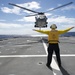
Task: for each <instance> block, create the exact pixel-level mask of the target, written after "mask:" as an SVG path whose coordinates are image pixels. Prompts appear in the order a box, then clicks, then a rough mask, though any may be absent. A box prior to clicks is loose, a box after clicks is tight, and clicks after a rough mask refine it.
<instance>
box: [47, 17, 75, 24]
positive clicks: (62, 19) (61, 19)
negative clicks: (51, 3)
mask: <svg viewBox="0 0 75 75" xmlns="http://www.w3.org/2000/svg"><path fill="white" fill-rule="evenodd" d="M48 22H51V23H52V22H53V23H65V24H74V25H75V18H67V17H66V16H59V17H54V18H48Z"/></svg>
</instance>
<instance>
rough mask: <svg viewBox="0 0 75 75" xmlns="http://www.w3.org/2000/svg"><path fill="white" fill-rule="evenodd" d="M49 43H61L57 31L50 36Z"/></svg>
mask: <svg viewBox="0 0 75 75" xmlns="http://www.w3.org/2000/svg"><path fill="white" fill-rule="evenodd" d="M48 42H49V43H58V42H59V33H58V31H57V30H51V31H50V32H49V35H48Z"/></svg>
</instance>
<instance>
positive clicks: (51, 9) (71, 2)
mask: <svg viewBox="0 0 75 75" xmlns="http://www.w3.org/2000/svg"><path fill="white" fill-rule="evenodd" d="M72 3H73V2H69V3H67V4H64V5H61V6H58V7H56V8H53V9H51V10H48V11H46V12H50V11H53V10H56V9H59V8H62V7H65V6H67V5H70V4H72Z"/></svg>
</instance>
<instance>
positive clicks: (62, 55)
mask: <svg viewBox="0 0 75 75" xmlns="http://www.w3.org/2000/svg"><path fill="white" fill-rule="evenodd" d="M53 56H54V57H55V56H56V55H53ZM60 56H61V57H75V54H67V55H66V54H61V55H60ZM8 57H10V58H12V57H47V55H0V58H8Z"/></svg>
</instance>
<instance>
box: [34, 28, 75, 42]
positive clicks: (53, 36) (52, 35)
mask: <svg viewBox="0 0 75 75" xmlns="http://www.w3.org/2000/svg"><path fill="white" fill-rule="evenodd" d="M72 28H74V27H70V28H68V29H65V30H35V29H34V31H37V32H40V33H43V34H47V35H48V42H49V43H58V41H59V35H61V34H64V33H66V32H68V31H69V30H71V29H72Z"/></svg>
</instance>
